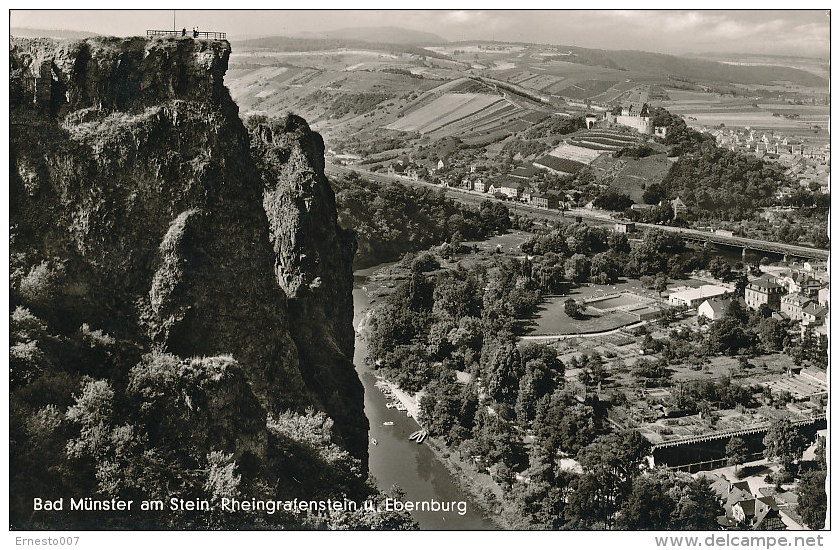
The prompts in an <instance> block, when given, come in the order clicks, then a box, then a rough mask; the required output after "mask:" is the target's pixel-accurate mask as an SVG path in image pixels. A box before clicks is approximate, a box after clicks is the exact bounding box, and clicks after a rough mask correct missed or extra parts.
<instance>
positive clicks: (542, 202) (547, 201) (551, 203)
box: [531, 193, 559, 209]
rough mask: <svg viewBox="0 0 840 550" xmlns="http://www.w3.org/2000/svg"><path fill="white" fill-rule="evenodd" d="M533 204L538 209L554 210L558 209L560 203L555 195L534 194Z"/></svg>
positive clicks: (532, 197)
mask: <svg viewBox="0 0 840 550" xmlns="http://www.w3.org/2000/svg"><path fill="white" fill-rule="evenodd" d="M531 204H533V205H534V206H536V207H538V208H546V209H554V208H557V207H558V205H559V201H558V200H557V197H556V196H555V195H549V194H545V193H533V194H532V195H531Z"/></svg>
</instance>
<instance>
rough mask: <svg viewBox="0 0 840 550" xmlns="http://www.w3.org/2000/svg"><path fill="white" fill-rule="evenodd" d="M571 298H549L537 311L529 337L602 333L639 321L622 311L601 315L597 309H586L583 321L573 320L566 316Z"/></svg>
mask: <svg viewBox="0 0 840 550" xmlns="http://www.w3.org/2000/svg"><path fill="white" fill-rule="evenodd" d="M568 299H569V296H552V297H550V298H547V299H546V300H545V301H544V302H543V303H542V304H541V305H540V306H539V308H538V309H537V316H536V318H535V319H534V325H533V326H532V330H531V331H529V332H528V334H529V335H533V336H539V335H542V334H578V333H585V332H600V331H604V330H612V329H615V328H619V327H623V326H625V325H629V324H631V323H634V322H636V321H637V319H636V318H635V317H633V316H632V315H628V314H626V313H623V312H620V311H611V312H607V313H601V312H599V311H598V310H596V309H595V308H586V310H585V312H584V316H583V318H581V319H573V318H571V317H569V316H568V315H566V312H565V311H564V305H563V304H564V302H565V301H566V300H568Z"/></svg>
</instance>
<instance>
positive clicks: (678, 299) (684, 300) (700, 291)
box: [668, 285, 732, 308]
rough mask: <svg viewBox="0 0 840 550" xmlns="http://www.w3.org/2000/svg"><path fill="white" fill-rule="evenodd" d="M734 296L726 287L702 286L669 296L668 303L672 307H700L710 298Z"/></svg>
mask: <svg viewBox="0 0 840 550" xmlns="http://www.w3.org/2000/svg"><path fill="white" fill-rule="evenodd" d="M730 294H732V290H731V289H730V288H727V287H725V286H718V285H702V286H701V287H699V288H688V289H685V290H680V291H677V292H672V293H671V294H669V295H668V303H669V304H671V305H672V306H685V307H690V308H696V307H699V306H700V304H702V303H703V302H705V301H706V300H708V299H709V298H719V297H721V298H722V297H725V296H728V295H730Z"/></svg>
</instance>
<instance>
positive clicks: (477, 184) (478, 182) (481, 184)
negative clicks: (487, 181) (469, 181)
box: [473, 178, 487, 193]
mask: <svg viewBox="0 0 840 550" xmlns="http://www.w3.org/2000/svg"><path fill="white" fill-rule="evenodd" d="M473 189H474V190H475V191H478V192H479V193H486V192H487V189H486V188H485V185H484V182H483V181H481V178H478V179H477V180H475V182H474V183H473Z"/></svg>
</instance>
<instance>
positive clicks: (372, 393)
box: [353, 266, 496, 530]
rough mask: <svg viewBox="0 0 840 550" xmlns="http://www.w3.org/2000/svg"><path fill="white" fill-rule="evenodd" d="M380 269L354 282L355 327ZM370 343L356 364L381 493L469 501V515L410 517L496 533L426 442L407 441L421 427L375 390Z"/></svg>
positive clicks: (359, 348)
mask: <svg viewBox="0 0 840 550" xmlns="http://www.w3.org/2000/svg"><path fill="white" fill-rule="evenodd" d="M378 267H379V266H376V267H372V268H368V269H364V270H359V271H357V272H356V273H355V274H354V275H355V279H354V284H353V311H354V315H353V327H354V328H358V326H359V322H360V321H361V319H362V317H363V316H364V313H365V311H366V310H367V309H368V307H369V305H370V299H369V297H368V294H367V292H366V291H365V290H364V289H363V288H362V287H363V285H365V284H366V282H367V277H368V276H369V275H370V274H371V273H372V272H373V271H375V270H376V269H377V268H378ZM366 356H367V345H366V343H365V342H364V340H362V339H361V338H359V337H358V336H357V337H356V353H355V356H354V357H353V363H354V364H355V365H356V372H358V373H359V378H360V379H361V381H362V384H363V385H364V387H365V416H367V418H368V420H369V421H370V438H371V439H375V440H376V441H377V444H376V445H373V444H371V445H370V448H369V450H370V462H369V465H370V472H371V473H372V474H373V475H374V476H375V477H376V482H377V486H378V487H379V488H380V489H382V490H387V489H389V488H390V487H391V486H392V485H393V484H395V483H396V484H397V485H399V486H400V488H402V490H403V491H404V492H405V500H406V501H411V502H417V501H432V500H437V501H439V502H452V501H465V502H466V503H467V507H466V513H465V514H464V515H460V514H459V513H458V511H457V506H456V507H454V508H455V511H452V512H428V511H426V512H423V511H413V512H411V515H412V517H413V518H414V519H415V520H416V521H417V522H418V523H419V524H420V528H421V529H429V530H441V529H462V530H479V529H496V527H495V525H494V524H493V523H492V522H491V521H490V520H489V519H487V518H485V517H484V514H483V510H482V509H481V508H479V507H478V506H477V505H476V504H474V503H473V501H472V500H471V499H470V497H469V495H467V494H466V493H465V492H464V491H462V490H461V489H459V488H458V486H457V485H456V484H455V481H454V480H453V479H452V476H451V474H450V473H449V470H447V469H446V467H445V466H444V465H443V464H442V463H441V462H440V461H439V460H438V459H437V457H436V456H435V454H434V453H433V452H432V451H431V450H430V449H429V448H428V447H427V446H426V445H423V444H420V445H418V444H417V443H415V442H413V441H409V439H408V436H409V435H411V433H412V432H414V431H415V430H417V429H418V425H417V422H415V421H414V419H412V418H408V417H407V416H406V413H405V412H400V411H398V410H396V409H388V408H387V407H386V406H385V404H386V403H387V400H386V399H385V396H384V395H383V394H382V393H381V392H380V391H379V390H378V389H377V388H376V386H374V382H376V379H375V377H374V375H373V373H372V372H370V369H369V368H368V367H366V366H365V364H364V360H365V357H366ZM383 422H393V423H394V425H393V426H384V425H383Z"/></svg>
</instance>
